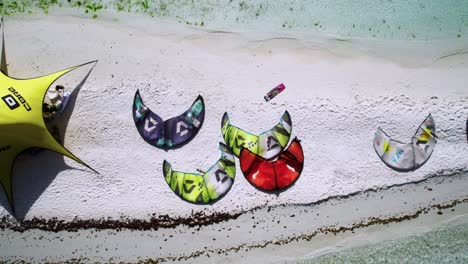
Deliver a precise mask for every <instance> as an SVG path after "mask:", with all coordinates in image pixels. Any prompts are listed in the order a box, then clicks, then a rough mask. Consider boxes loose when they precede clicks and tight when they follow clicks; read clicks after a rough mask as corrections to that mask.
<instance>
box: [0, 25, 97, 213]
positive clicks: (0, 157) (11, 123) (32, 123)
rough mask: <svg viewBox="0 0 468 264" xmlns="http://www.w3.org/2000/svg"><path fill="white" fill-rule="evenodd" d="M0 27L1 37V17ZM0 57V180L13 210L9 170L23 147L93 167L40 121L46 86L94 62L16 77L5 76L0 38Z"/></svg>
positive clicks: (3, 46) (10, 170)
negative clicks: (37, 149) (71, 150)
mask: <svg viewBox="0 0 468 264" xmlns="http://www.w3.org/2000/svg"><path fill="white" fill-rule="evenodd" d="M0 27H1V29H2V39H3V18H2V19H1V22H0ZM0 59H1V62H0V99H1V100H0V183H1V185H2V187H3V189H4V190H5V193H6V196H7V198H8V202H9V203H10V207H11V209H12V210H13V211H14V207H13V197H12V196H13V195H12V184H11V172H12V168H13V165H14V162H15V159H16V157H17V156H18V155H19V154H20V153H21V152H23V151H24V150H26V149H28V148H32V147H39V148H43V149H49V150H52V151H55V152H57V153H61V154H63V155H65V156H67V157H69V158H71V159H73V160H75V161H77V162H79V163H81V164H83V165H84V166H86V167H88V168H89V169H91V170H93V169H92V168H91V167H89V166H88V165H87V164H85V163H84V162H83V161H81V160H80V159H79V158H78V157H76V156H75V155H73V154H72V153H71V152H70V151H68V150H67V149H66V148H65V147H63V146H62V145H61V144H60V143H59V142H58V141H57V140H56V139H55V138H54V137H53V136H52V135H51V133H50V132H49V130H48V129H47V127H46V124H45V122H44V118H43V113H42V104H43V101H44V96H45V94H46V92H47V90H48V88H49V87H50V85H51V84H52V83H53V82H54V81H55V80H56V79H57V78H59V77H60V76H62V75H64V74H65V73H68V72H70V71H72V70H74V69H77V68H79V67H81V66H83V65H87V64H91V63H96V61H92V62H88V63H85V64H82V65H78V66H75V67H71V68H68V69H66V70H63V71H59V72H56V73H53V74H50V75H47V76H43V77H38V78H33V79H27V80H20V79H15V78H12V77H9V76H8V75H7V64H6V56H5V44H4V40H2V53H1V58H0ZM93 171H94V172H96V171H95V170H93ZM96 173H97V172H96Z"/></svg>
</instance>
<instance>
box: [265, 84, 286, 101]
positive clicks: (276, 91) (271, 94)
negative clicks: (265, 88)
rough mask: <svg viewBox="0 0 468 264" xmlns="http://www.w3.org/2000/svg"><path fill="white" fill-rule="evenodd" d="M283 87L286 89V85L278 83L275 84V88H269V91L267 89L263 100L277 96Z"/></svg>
mask: <svg viewBox="0 0 468 264" xmlns="http://www.w3.org/2000/svg"><path fill="white" fill-rule="evenodd" d="M284 89H286V86H284V84H279V85H278V86H276V87H275V88H273V89H271V91H269V92H268V93H267V94H266V95H265V96H264V98H265V101H267V102H268V101H270V100H271V99H273V98H274V97H275V96H277V95H278V94H279V93H281V92H282V91H284Z"/></svg>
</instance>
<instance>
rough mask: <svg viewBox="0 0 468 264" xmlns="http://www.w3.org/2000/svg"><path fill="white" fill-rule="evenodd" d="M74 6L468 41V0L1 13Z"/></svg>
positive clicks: (85, 2) (226, 0)
mask: <svg viewBox="0 0 468 264" xmlns="http://www.w3.org/2000/svg"><path fill="white" fill-rule="evenodd" d="M56 7H73V8H77V9H78V10H81V11H82V12H83V14H86V15H88V16H90V17H95V18H99V14H100V13H102V12H103V10H113V11H117V12H122V13H125V12H131V13H141V14H145V15H148V16H153V17H164V18H169V19H173V20H175V21H177V22H179V23H183V24H188V25H191V26H196V27H203V28H208V29H213V30H224V31H242V30H253V31H262V32H265V31H266V32H291V31H301V32H302V31H305V32H308V33H313V34H314V33H316V34H319V35H322V34H325V35H332V36H337V37H359V38H375V39H410V40H413V39H418V40H420V39H468V0H446V1H427V0H412V1H405V0H354V1H342V0H290V1H285V0H280V1H271V0H196V1H193V0H154V1H151V0H37V1H36V0H3V1H2V3H1V4H0V12H1V13H4V14H12V13H16V12H22V13H27V12H36V11H40V10H41V9H42V10H44V11H45V12H48V11H52V10H53V9H54V8H56Z"/></svg>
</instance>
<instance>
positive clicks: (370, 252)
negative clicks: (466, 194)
mask: <svg viewBox="0 0 468 264" xmlns="http://www.w3.org/2000/svg"><path fill="white" fill-rule="evenodd" d="M295 263H297V264H315V263H323V264H325V263H468V224H461V225H456V226H449V227H445V228H443V229H439V230H434V231H431V232H428V233H424V234H420V235H415V236H410V237H407V238H402V239H399V240H394V241H388V242H382V243H379V244H376V245H370V246H367V247H363V248H357V249H353V250H347V251H343V252H340V253H335V254H329V255H324V256H321V257H317V258H313V259H309V260H301V261H297V262H295Z"/></svg>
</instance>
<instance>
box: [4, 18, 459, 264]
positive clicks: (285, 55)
mask: <svg viewBox="0 0 468 264" xmlns="http://www.w3.org/2000/svg"><path fill="white" fill-rule="evenodd" d="M5 41H6V50H7V60H8V63H9V65H8V66H9V74H10V75H11V76H14V77H17V78H30V77H36V76H41V75H45V74H49V73H52V72H55V71H58V70H61V69H64V68H67V67H70V66H74V65H78V64H81V63H84V62H87V61H91V60H95V59H98V60H99V61H98V63H97V65H96V66H95V68H94V69H93V71H92V72H91V74H90V76H89V77H88V79H86V81H85V82H84V84H83V85H82V86H78V84H79V83H80V82H81V81H82V79H83V78H84V76H85V74H86V73H87V71H88V70H89V68H83V69H80V70H76V71H74V72H72V73H70V74H68V75H66V76H64V77H62V78H60V79H59V80H58V81H57V82H56V84H59V83H60V84H64V85H65V86H66V87H67V88H70V89H71V88H74V87H77V86H78V87H77V88H78V89H79V93H78V94H77V96H76V98H74V99H73V101H74V103H72V104H71V107H70V108H68V110H67V111H68V112H67V113H65V115H64V116H63V117H61V118H57V119H56V122H57V123H58V124H59V126H60V128H61V131H62V134H63V137H64V145H65V146H66V147H67V148H68V149H69V150H71V151H72V152H73V153H74V154H76V155H77V156H78V157H80V158H81V159H82V160H83V161H85V162H86V163H88V164H89V165H90V166H91V167H93V168H94V169H96V170H97V171H98V172H99V174H95V173H93V172H92V171H90V170H88V169H86V168H85V167H82V166H80V165H79V164H77V163H75V162H73V161H72V160H70V159H67V158H64V157H62V156H60V155H58V154H55V153H52V152H49V151H43V152H40V153H39V154H37V155H35V156H33V155H30V154H23V155H21V156H20V157H19V158H18V160H17V162H16V163H15V167H14V170H13V192H14V204H15V209H16V217H17V218H18V219H20V220H23V223H26V224H25V225H23V226H22V225H21V224H19V223H17V222H16V220H14V218H13V217H12V216H11V214H10V212H9V209H8V208H9V206H8V202H7V200H6V197H5V195H4V194H3V192H2V193H1V194H0V205H2V206H1V207H0V219H2V220H1V222H0V225H1V226H2V227H3V229H2V230H1V231H0V240H1V241H2V243H1V244H0V252H1V253H0V259H1V260H9V259H10V260H11V259H16V260H21V259H23V260H26V261H41V260H47V261H53V262H54V261H56V262H61V261H65V260H71V259H74V258H77V259H80V258H82V260H83V261H84V262H87V261H93V262H94V261H100V262H109V261H116V262H118V261H128V262H134V261H145V260H151V259H152V260H154V261H158V260H159V261H161V260H186V261H188V262H192V261H199V260H203V261H206V262H210V261H211V262H219V261H222V262H228V261H232V262H244V261H247V260H248V261H260V262H262V260H264V259H258V258H259V256H261V255H264V254H269V255H270V256H271V258H268V259H266V260H264V261H266V262H275V261H279V262H281V261H292V260H297V259H301V258H307V257H310V256H315V255H320V254H321V253H323V252H328V251H329V247H332V246H336V245H343V247H346V248H349V247H351V246H353V245H362V244H365V243H366V241H371V240H372V241H378V240H379V239H377V238H376V237H379V238H380V240H385V239H387V238H388V239H395V238H396V237H401V236H405V235H409V234H410V233H417V232H424V231H427V230H430V229H431V228H436V227H440V226H441V225H444V224H447V223H449V222H451V221H455V220H457V221H459V222H463V221H465V222H463V223H466V221H467V212H468V211H467V210H468V209H467V205H466V202H467V199H468V196H467V192H466V186H468V182H467V173H468V159H467V157H468V143H467V141H466V127H465V122H466V118H467V116H468V87H467V83H468V74H467V72H468V65H467V62H468V54H467V53H466V50H467V49H468V42H467V39H466V38H456V39H449V40H441V39H437V40H432V41H430V40H414V41H397V40H387V41H377V40H366V39H353V38H347V39H346V40H344V41H343V40H341V39H337V38H336V37H321V38H319V37H317V36H312V35H306V34H300V32H296V33H294V34H289V35H286V34H276V35H275V34H272V33H264V34H252V32H222V31H216V30H211V29H203V28H200V27H190V26H187V25H183V24H179V23H174V22H172V21H166V20H164V19H151V18H146V17H142V16H137V15H131V14H128V15H125V16H118V17H117V16H116V15H114V14H113V13H111V12H109V13H106V12H104V13H103V14H102V15H100V18H99V19H96V20H93V19H89V18H85V17H82V16H81V15H78V14H74V13H73V12H72V11H69V10H68V11H67V10H65V11H61V12H58V11H57V12H55V13H54V12H52V13H51V14H49V15H27V16H26V15H13V16H9V17H6V18H5ZM279 83H284V84H285V85H286V87H287V88H286V90H285V91H284V92H283V93H281V94H280V95H278V96H277V97H276V98H275V99H273V100H272V101H271V102H265V100H264V99H263V96H264V95H265V93H266V92H268V91H269V90H270V89H271V88H273V87H274V86H276V85H277V84H279ZM137 89H139V90H140V93H141V95H142V97H143V99H144V100H145V103H146V104H147V106H148V107H150V108H151V109H152V110H153V111H154V112H156V113H158V114H160V115H161V116H162V117H163V118H170V117H172V116H176V115H179V114H180V113H182V112H183V111H185V110H186V109H187V108H188V106H189V105H190V104H191V103H192V102H193V100H194V99H195V98H196V97H197V96H198V95H199V94H200V95H202V96H203V97H204V100H205V104H206V117H205V122H204V124H203V127H202V129H201V130H200V132H199V134H198V135H197V136H196V137H195V139H194V140H193V141H192V142H190V143H189V144H188V145H186V146H184V147H183V148H181V149H178V150H174V151H168V152H165V151H162V150H160V149H157V148H155V147H152V146H150V145H149V144H147V143H146V142H145V141H144V140H143V139H142V138H141V137H140V135H139V134H138V131H137V130H136V128H135V125H134V122H133V119H132V113H131V109H132V102H133V96H134V93H135V91H136V90H137ZM285 110H288V111H289V113H290V114H291V118H292V123H293V126H292V131H293V136H292V138H293V137H294V136H297V137H298V138H299V139H300V140H301V143H302V146H303V148H304V156H305V163H304V170H303V172H302V175H301V177H300V178H299V180H298V181H297V182H296V183H295V185H294V186H293V187H292V188H290V189H289V190H287V191H285V192H283V193H280V194H279V195H272V194H266V193H263V192H261V191H258V190H256V189H255V188H253V187H252V186H251V185H250V184H249V183H248V182H247V181H246V180H245V178H244V177H243V175H242V172H241V171H240V169H239V166H237V174H236V178H235V183H234V185H233V187H232V189H231V191H230V192H229V193H228V194H227V195H226V196H225V197H224V198H223V199H221V200H220V201H218V202H217V203H215V204H213V205H207V206H202V205H193V204H189V203H186V202H184V201H182V200H181V199H179V198H178V197H177V196H176V195H175V194H173V192H172V191H171V190H170V189H169V187H168V186H167V184H166V182H165V181H164V177H163V174H162V163H163V160H164V159H166V160H168V161H169V162H171V164H172V165H173V167H174V168H176V169H177V170H180V171H193V172H195V171H196V170H197V169H201V170H203V169H207V168H209V167H210V166H211V165H212V164H213V163H214V162H216V160H217V159H218V158H219V156H220V153H219V151H218V142H222V141H223V139H222V136H221V131H220V123H221V117H222V115H223V113H224V112H228V114H229V116H230V118H231V123H232V124H234V125H236V126H238V127H241V128H244V129H246V130H248V131H250V132H252V133H256V134H257V133H261V132H263V131H265V130H268V129H270V128H271V127H272V126H273V125H275V124H276V123H277V122H278V120H279V118H280V116H281V114H282V113H283V112H284V111H285ZM429 113H431V114H432V116H433V117H434V119H435V123H436V129H437V132H438V142H437V145H436V147H435V150H434V153H433V154H432V157H431V158H430V160H429V161H428V162H427V164H425V165H424V166H423V167H422V168H420V169H419V170H417V171H414V172H410V173H397V172H394V171H392V170H391V169H389V168H387V167H386V166H385V165H384V164H383V163H382V162H381V161H380V159H379V158H378V157H377V155H376V154H375V151H374V149H373V147H372V139H373V135H374V133H375V131H376V129H377V127H379V126H380V127H382V128H383V129H384V130H385V131H386V132H387V133H389V134H390V135H392V136H393V137H394V138H395V139H398V140H401V141H404V142H408V141H409V140H410V138H411V136H412V135H413V134H414V132H415V131H416V129H417V126H418V125H419V124H420V122H421V121H422V120H423V119H424V118H425V117H426V116H427V115H428V114H429ZM236 163H237V164H236V165H238V160H237V159H236ZM429 189H430V190H429ZM443 208H447V209H443ZM451 209H455V210H454V211H451ZM441 211H443V214H442V215H440V214H438V212H441ZM405 217H406V218H405ZM152 219H159V220H158V221H159V222H158V223H155V222H154V221H153V222H151V221H152ZM165 219H166V220H165ZM184 219H185V220H184ZM187 219H190V221H193V224H187V223H188V222H187V221H188V220H187ZM410 219H413V220H411V221H404V222H405V223H407V222H411V223H412V224H411V225H407V226H405V227H401V225H402V223H400V222H401V221H402V220H410ZM415 219H417V220H415ZM105 220H109V221H114V225H115V226H119V225H120V228H117V229H116V228H113V227H112V226H111V225H107V226H106V224H105V223H104V222H105ZM210 220H211V221H213V220H214V221H215V222H217V223H211V222H210ZM374 220H375V221H374ZM87 221H88V222H87ZM138 221H139V222H138ZM184 221H185V222H184ZM379 221H383V223H385V225H381V222H379ZM414 221H420V222H418V223H416V222H414ZM57 222H60V223H61V224H57ZM91 222H93V223H94V224H90V223H91ZM459 222H457V223H459ZM64 223H65V224H64ZM67 223H68V224H70V225H67ZM72 223H80V225H78V227H79V228H83V230H81V231H79V232H76V230H72V231H70V229H73V227H72ZM86 223H88V226H86ZM115 223H119V224H115ZM144 223H146V226H147V227H146V228H145V227H144V226H145V224H144ZM148 223H149V224H148ZM151 223H152V224H151ZM183 223H185V224H183ZM139 224H140V225H139ZM419 224H421V225H422V226H424V227H421V230H415V229H418V228H417V226H419ZM54 225H55V226H56V227H59V228H58V229H57V230H55V231H57V232H58V233H55V232H51V230H53V229H54ZM190 225H193V226H192V227H189V226H190ZM90 226H91V227H94V228H90ZM169 227H170V228H169ZM360 227H362V228H360ZM95 228H97V229H95ZM101 228H103V230H98V229H101ZM334 228H337V230H338V229H339V228H344V229H342V231H343V232H340V233H339V234H338V235H336V236H335V235H332V233H334V231H333V230H334ZM41 229H43V230H41ZM75 229H76V227H75ZM410 229H411V232H402V231H401V230H410ZM346 230H347V231H346ZM355 230H356V231H355ZM388 230H399V231H398V232H395V233H392V231H388ZM53 231H54V230H53ZM335 231H336V230H335ZM413 231H414V232H413ZM376 234H377V235H376ZM309 240H310V241H309ZM182 241H183V242H182ZM191 241H202V242H201V243H192V242H191ZM349 241H351V242H349ZM355 241H358V242H355ZM363 241H364V242H363ZM181 243H182V244H183V246H180V245H181ZM279 245H282V246H279ZM44 248H45V250H44ZM58 248H59V249H60V250H56V249H58ZM128 248H133V249H135V250H133V251H132V252H131V253H130V252H129V251H128V250H124V249H128ZM239 252H241V253H239ZM259 252H260V253H259ZM225 254H226V255H225ZM178 258H180V259H178ZM195 258H196V260H194V259H195Z"/></svg>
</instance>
